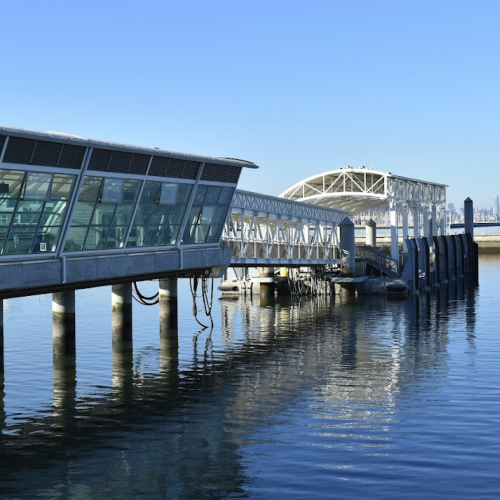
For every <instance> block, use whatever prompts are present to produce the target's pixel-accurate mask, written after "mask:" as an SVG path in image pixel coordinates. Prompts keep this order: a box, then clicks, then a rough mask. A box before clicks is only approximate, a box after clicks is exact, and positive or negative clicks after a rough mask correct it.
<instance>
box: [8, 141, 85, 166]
mask: <svg viewBox="0 0 500 500" xmlns="http://www.w3.org/2000/svg"><path fill="white" fill-rule="evenodd" d="M85 149H86V148H85V147H82V146H73V145H71V144H63V143H60V142H51V141H35V140H34V139H24V138H21V137H10V138H9V144H8V146H7V151H6V152H5V157H4V161H5V162H7V163H23V164H25V165H41V166H44V167H62V168H74V169H79V168H81V166H82V161H83V157H84V155H85Z"/></svg>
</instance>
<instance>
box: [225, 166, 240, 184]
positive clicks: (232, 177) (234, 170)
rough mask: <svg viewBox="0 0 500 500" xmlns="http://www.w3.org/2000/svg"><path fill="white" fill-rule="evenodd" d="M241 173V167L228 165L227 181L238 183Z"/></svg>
mask: <svg viewBox="0 0 500 500" xmlns="http://www.w3.org/2000/svg"><path fill="white" fill-rule="evenodd" d="M240 174H241V167H227V174H226V182H231V183H234V184H237V183H238V180H239V179H240Z"/></svg>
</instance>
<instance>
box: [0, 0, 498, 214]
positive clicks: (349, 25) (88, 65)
mask: <svg viewBox="0 0 500 500" xmlns="http://www.w3.org/2000/svg"><path fill="white" fill-rule="evenodd" d="M0 12H1V30H0V36H1V39H2V45H1V46H2V49H1V53H0V54H1V55H0V64H1V66H0V67H1V70H0V91H1V101H0V124H1V125H6V126H12V127H20V128H26V129H33V130H50V131H58V132H66V133H72V134H76V135H81V136H84V137H89V138H92V139H100V140H109V141H114V142H121V143H127V144H133V145H138V146H157V147H161V148H164V149H169V150H173V151H181V152H189V153H197V154H204V155H210V156H230V157H236V158H242V159H246V160H250V161H253V162H255V163H256V164H257V165H259V167H260V168H259V170H245V172H244V174H243V176H242V178H241V180H240V185H239V187H240V188H241V189H247V190H250V191H258V192H261V193H266V194H272V195H278V194H280V193H281V192H282V191H284V190H285V189H286V188H287V187H289V186H291V185H292V184H295V183H296V182H298V181H300V180H301V179H303V178H305V177H308V176H310V175H314V174H316V173H320V172H324V171H327V170H333V169H337V168H340V167H343V166H345V165H347V164H349V165H351V166H354V167H356V166H359V165H365V166H366V167H368V168H374V169H376V170H382V171H390V172H392V173H394V174H398V175H403V176H407V177H414V178H418V179H424V180H430V181H434V182H440V183H443V184H447V185H448V186H449V187H448V189H447V201H448V202H453V203H455V205H456V206H461V205H462V202H463V200H464V199H465V198H467V197H470V198H472V199H473V201H474V206H475V207H477V208H483V207H485V208H486V207H488V208H489V207H491V206H492V205H493V198H494V197H495V196H496V195H497V194H500V168H499V167H500V162H499V155H498V146H499V136H500V134H499V132H500V91H499V89H500V82H499V80H500V78H499V77H500V28H499V26H500V1H499V0H469V1H464V0H432V1H429V0H418V1H417V0H342V1H340V0H329V1H328V0H307V1H295V0H248V1H244V0H197V1H195V0H177V1H173V0H140V1H139V0H136V1H131V0H71V1H69V0H15V1H10V2H8V1H3V2H1V10H0Z"/></svg>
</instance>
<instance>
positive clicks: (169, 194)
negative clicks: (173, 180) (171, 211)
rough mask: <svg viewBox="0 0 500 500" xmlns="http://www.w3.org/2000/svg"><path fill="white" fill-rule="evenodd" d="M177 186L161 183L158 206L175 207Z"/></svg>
mask: <svg viewBox="0 0 500 500" xmlns="http://www.w3.org/2000/svg"><path fill="white" fill-rule="evenodd" d="M177 188H178V185H177V184H170V183H166V182H164V183H162V185H161V195H160V205H175V200H176V199H177Z"/></svg>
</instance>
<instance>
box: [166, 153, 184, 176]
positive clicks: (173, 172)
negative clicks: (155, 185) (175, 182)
mask: <svg viewBox="0 0 500 500" xmlns="http://www.w3.org/2000/svg"><path fill="white" fill-rule="evenodd" d="M183 171H184V160H177V159H176V158H170V159H169V161H168V167H167V171H166V172H165V176H166V177H175V178H176V179H182V172H183Z"/></svg>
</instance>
